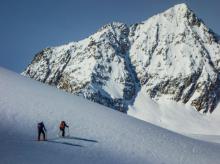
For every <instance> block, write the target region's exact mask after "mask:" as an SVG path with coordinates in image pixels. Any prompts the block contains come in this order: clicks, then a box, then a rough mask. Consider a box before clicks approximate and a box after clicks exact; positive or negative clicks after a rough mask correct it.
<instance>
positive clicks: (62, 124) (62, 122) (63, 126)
mask: <svg viewBox="0 0 220 164" xmlns="http://www.w3.org/2000/svg"><path fill="white" fill-rule="evenodd" d="M64 128H65V122H64V121H61V123H60V129H64Z"/></svg>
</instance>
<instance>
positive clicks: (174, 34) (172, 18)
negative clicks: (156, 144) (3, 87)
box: [22, 4, 220, 112]
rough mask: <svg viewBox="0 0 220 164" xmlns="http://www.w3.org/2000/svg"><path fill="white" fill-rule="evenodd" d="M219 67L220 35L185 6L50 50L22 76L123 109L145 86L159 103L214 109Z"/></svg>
mask: <svg viewBox="0 0 220 164" xmlns="http://www.w3.org/2000/svg"><path fill="white" fill-rule="evenodd" d="M219 71H220V44H219V38H218V37H217V35H216V34H214V33H213V32H212V31H211V30H210V29H208V28H207V27H206V26H205V24H204V23H203V22H202V21H201V20H200V19H198V18H197V17H196V15H195V14H194V13H193V12H192V11H191V10H190V9H189V8H188V7H187V6H186V5H185V4H179V5H176V6H174V7H172V8H170V9H168V10H167V11H165V12H163V13H160V14H158V15H155V16H153V17H151V18H150V19H148V20H147V21H144V22H141V23H137V24H134V25H131V26H130V27H128V26H127V25H125V24H123V23H115V22H114V23H111V24H108V25H106V26H104V27H102V28H101V29H100V30H99V31H98V32H96V33H95V34H93V35H91V36H90V37H88V38H86V39H84V40H82V41H79V42H71V43H69V44H67V45H63V46H58V47H52V48H46V49H44V50H42V51H41V52H40V53H38V54H37V55H36V56H35V58H34V59H33V61H32V62H31V64H30V65H29V66H28V67H27V68H26V70H25V71H24V72H23V73H22V74H23V75H25V76H28V77H30V78H33V79H36V80H38V81H41V82H44V83H47V84H50V85H54V86H56V87H57V88H60V89H63V90H65V91H67V92H71V93H74V94H76V95H80V96H83V97H85V98H87V99H89V100H92V101H95V102H97V103H100V104H103V105H106V106H108V107H111V108H114V109H117V110H120V111H122V112H126V111H127V108H128V105H129V104H132V103H133V102H134V101H135V97H136V95H137V93H138V91H139V90H140V89H141V88H142V89H144V90H145V92H146V93H147V94H148V95H150V97H151V98H152V99H154V100H156V101H157V100H158V99H160V98H165V99H169V100H174V101H180V102H183V103H189V104H191V105H192V106H194V107H195V108H196V109H197V110H198V111H203V112H208V111H209V112H212V111H213V110H214V109H215V106H216V105H217V103H218V99H219V93H220V90H219V89H220V80H219Z"/></svg>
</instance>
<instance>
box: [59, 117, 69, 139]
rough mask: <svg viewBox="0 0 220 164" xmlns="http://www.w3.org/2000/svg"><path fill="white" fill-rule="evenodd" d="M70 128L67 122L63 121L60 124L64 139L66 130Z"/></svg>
mask: <svg viewBox="0 0 220 164" xmlns="http://www.w3.org/2000/svg"><path fill="white" fill-rule="evenodd" d="M66 127H67V128H69V126H68V125H67V124H66V122H65V121H61V123H60V131H61V132H62V137H65V128H66Z"/></svg>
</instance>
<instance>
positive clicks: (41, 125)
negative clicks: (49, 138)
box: [37, 121, 47, 141]
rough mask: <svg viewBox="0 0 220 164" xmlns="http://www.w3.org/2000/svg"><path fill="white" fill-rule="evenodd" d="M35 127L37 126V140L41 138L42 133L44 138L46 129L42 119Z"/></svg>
mask: <svg viewBox="0 0 220 164" xmlns="http://www.w3.org/2000/svg"><path fill="white" fill-rule="evenodd" d="M37 128H38V141H40V138H41V134H43V140H44V141H45V140H46V135H45V132H46V131H47V130H46V128H45V126H44V123H43V121H42V122H40V123H38V124H37Z"/></svg>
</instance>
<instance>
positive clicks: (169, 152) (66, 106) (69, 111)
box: [0, 68, 220, 164]
mask: <svg viewBox="0 0 220 164" xmlns="http://www.w3.org/2000/svg"><path fill="white" fill-rule="evenodd" d="M41 120H43V121H44V123H45V125H46V127H47V129H48V139H49V141H48V142H37V141H35V138H36V123H37V122H38V121H41ZM60 120H66V121H67V122H68V123H69V125H70V134H71V137H70V138H67V139H59V138H57V137H56V134H57V126H58V124H59V122H60ZM0 129H1V131H0V144H1V147H0V163H1V164H11V163H13V164H21V163H22V164H30V163H32V164H35V163H37V164H38V163H41V164H49V163H53V164H58V163H64V162H65V163H126V164H127V163H128V164H129V163H132V164H133V163H145V164H146V163H154V164H157V163H167V164H177V163H187V164H188V163H193V164H197V163H199V164H207V163H212V164H215V163H219V160H220V156H219V153H220V145H219V144H217V143H209V142H203V141H198V140H195V139H191V138H188V137H185V136H182V135H179V134H176V133H173V132H171V131H168V130H166V129H163V128H160V127H157V126H154V125H152V124H149V123H146V122H143V121H140V120H137V119H135V118H132V117H129V116H128V115H125V114H123V113H120V112H117V111H113V110H109V109H108V108H107V107H104V106H101V105H98V104H95V103H92V102H90V101H87V100H85V99H83V98H80V97H77V96H73V95H70V94H68V93H65V92H62V91H58V90H56V89H54V88H53V87H50V86H47V85H45V84H41V83H39V82H36V81H33V80H30V79H27V78H25V77H22V76H21V75H18V74H15V73H13V72H10V71H8V70H5V69H3V68H0Z"/></svg>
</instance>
